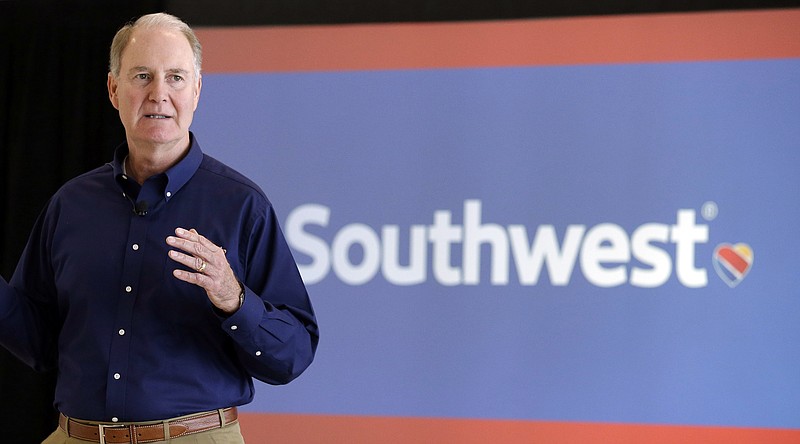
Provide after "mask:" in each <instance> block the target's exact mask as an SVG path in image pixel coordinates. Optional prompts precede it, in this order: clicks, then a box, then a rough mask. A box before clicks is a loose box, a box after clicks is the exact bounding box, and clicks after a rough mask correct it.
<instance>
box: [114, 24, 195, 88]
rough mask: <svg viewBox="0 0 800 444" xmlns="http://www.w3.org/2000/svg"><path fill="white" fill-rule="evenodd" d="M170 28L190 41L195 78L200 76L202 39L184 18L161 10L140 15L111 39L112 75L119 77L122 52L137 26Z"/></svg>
mask: <svg viewBox="0 0 800 444" xmlns="http://www.w3.org/2000/svg"><path fill="white" fill-rule="evenodd" d="M157 27H163V28H169V29H172V30H175V31H178V32H180V33H182V34H183V35H184V36H185V37H186V40H188V41H189V46H191V47H192V55H193V56H194V75H195V78H196V79H198V78H200V67H201V65H202V63H203V48H202V47H201V46H200V40H198V39H197V36H196V35H195V34H194V31H192V28H190V27H189V25H187V24H186V23H184V22H183V20H181V19H179V18H178V17H175V16H174V15H170V14H166V13H163V12H159V13H156V14H148V15H143V16H141V17H139V19H138V20H136V21H135V22H128V23H127V24H126V25H125V26H123V27H122V28H120V30H119V31H117V34H116V35H115V36H114V40H112V41H111V54H110V56H109V59H108V70H109V71H111V75H113V76H114V77H119V69H120V63H121V60H122V52H123V51H125V48H126V47H127V46H128V43H129V42H130V40H131V35H132V34H133V31H135V30H136V29H137V28H157Z"/></svg>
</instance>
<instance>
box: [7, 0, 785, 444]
mask: <svg viewBox="0 0 800 444" xmlns="http://www.w3.org/2000/svg"><path fill="white" fill-rule="evenodd" d="M798 6H800V0H794V1H789V0H774V1H754V0H663V1H656V0H651V1H646V0H645V1H636V0H608V1H602V0H558V1H553V0H550V1H523V0H484V1H478V0H449V1H443V0H264V1H256V0H254V1H219V0H217V1H211V0H199V1H197V0H172V1H148V0H144V1H130V0H126V1H113V2H106V1H103V2H101V1H94V2H90V1H59V2H55V1H53V2H42V1H22V0H20V1H15V0H0V66H2V68H0V202H2V204H0V208H2V213H0V233H2V236H0V273H1V274H2V276H3V277H4V278H5V279H6V280H8V279H10V277H11V275H12V273H13V271H14V267H15V266H16V263H17V259H18V258H19V255H20V253H21V251H22V249H23V247H24V245H25V242H26V241H27V236H28V232H29V230H30V228H31V226H32V225H33V221H34V219H35V218H36V216H37V215H38V213H39V211H41V209H42V207H43V206H44V204H45V202H46V201H47V199H48V198H49V197H50V195H52V194H53V192H55V190H56V189H57V188H58V187H59V186H60V185H61V184H63V183H64V182H65V181H66V180H68V179H70V178H72V177H74V176H76V175H78V174H80V173H82V172H84V171H87V170H90V169H92V168H95V167H97V166H99V165H101V164H102V163H104V162H107V161H109V160H110V159H111V154H112V151H113V149H114V147H115V146H116V145H117V144H119V143H120V142H122V141H123V139H124V132H123V128H122V125H121V124H120V122H119V118H118V116H117V114H116V110H115V109H114V108H113V107H112V106H111V104H110V103H109V101H108V93H107V90H106V74H107V71H108V70H107V63H108V48H109V45H110V43H111V39H112V37H113V35H114V33H115V32H116V30H117V29H118V28H119V27H120V26H122V25H123V24H124V23H125V22H127V21H129V20H131V19H134V18H136V17H138V16H140V15H143V14H147V13H150V12H158V11H166V12H169V13H171V14H174V15H177V16H179V17H180V18H182V19H183V20H184V21H186V22H187V23H189V24H190V25H192V26H215V25H222V26H234V25H247V26H253V25H290V24H331V23H367V22H372V23H375V22H425V21H463V20H488V19H514V18H538V17H564V16H585V15H612V14H641V13H666V12H692V11H714V10H737V9H762V8H785V7H798ZM54 383H55V374H54V373H45V374H39V373H35V372H33V371H32V370H30V369H29V368H28V367H26V366H25V365H24V364H22V363H21V362H19V361H18V360H17V359H16V358H15V357H13V356H12V355H10V354H9V353H8V352H6V351H5V350H4V349H3V348H2V347H0V442H3V443H11V444H15V443H19V444H26V443H38V442H40V441H41V440H42V439H44V437H46V436H47V435H48V434H49V433H50V432H51V431H52V430H53V429H54V428H55V426H56V422H55V421H56V413H55V411H54V410H53V407H52V398H53V389H54Z"/></svg>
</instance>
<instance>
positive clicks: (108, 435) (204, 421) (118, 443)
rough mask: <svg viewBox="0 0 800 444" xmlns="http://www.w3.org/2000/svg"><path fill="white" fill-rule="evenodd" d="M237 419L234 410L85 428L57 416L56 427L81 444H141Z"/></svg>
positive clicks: (202, 430)
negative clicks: (88, 443) (88, 442)
mask: <svg viewBox="0 0 800 444" xmlns="http://www.w3.org/2000/svg"><path fill="white" fill-rule="evenodd" d="M238 418H239V414H238V412H237V411H236V407H230V408H227V409H223V410H214V411H212V412H205V413H198V414H196V415H189V416H183V417H180V418H175V419H171V420H169V421H161V422H152V421H151V422H141V423H120V424H113V423H112V424H109V423H104V424H87V423H85V422H81V421H77V420H74V419H71V418H67V417H66V416H64V415H63V414H61V415H60V416H59V418H58V426H59V427H61V429H62V430H64V431H65V432H66V433H67V435H69V436H70V437H72V438H77V439H80V440H83V441H91V442H99V443H101V444H105V443H109V444H112V443H113V444H122V443H130V444H139V443H141V444H144V443H148V442H157V441H165V440H167V439H171V438H177V437H179V436H185V435H191V434H192V433H199V432H205V431H207V430H212V429H218V428H220V427H224V426H226V425H228V424H232V423H234V422H236V421H237V420H238ZM165 425H166V426H167V428H166V429H165V428H164V426H165Z"/></svg>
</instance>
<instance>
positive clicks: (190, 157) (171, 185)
mask: <svg viewBox="0 0 800 444" xmlns="http://www.w3.org/2000/svg"><path fill="white" fill-rule="evenodd" d="M127 156H128V144H127V143H123V144H122V145H120V146H119V147H118V148H117V150H116V151H115V152H114V160H113V162H112V163H111V167H112V169H113V171H114V177H120V176H122V175H123V173H124V170H125V158H126V157H127ZM202 161H203V151H202V150H201V149H200V144H198V143H197V139H196V138H195V136H194V134H192V133H191V132H189V152H188V153H187V154H186V156H185V157H184V158H183V159H181V160H180V161H179V162H178V163H176V164H175V165H173V166H172V168H170V169H168V170H167V171H165V172H164V174H165V175H166V177H167V181H166V186H165V187H164V190H163V192H164V196H163V197H164V199H166V200H170V199H171V198H172V196H174V195H175V193H177V192H178V191H179V190H180V189H181V188H183V186H184V185H186V182H188V181H189V179H191V178H192V176H194V173H195V172H196V171H197V169H198V168H199V167H200V163H201V162H202Z"/></svg>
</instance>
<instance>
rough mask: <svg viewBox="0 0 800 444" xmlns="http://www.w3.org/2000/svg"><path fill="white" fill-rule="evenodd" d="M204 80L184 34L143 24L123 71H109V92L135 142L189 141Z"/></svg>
mask: <svg viewBox="0 0 800 444" xmlns="http://www.w3.org/2000/svg"><path fill="white" fill-rule="evenodd" d="M201 84H202V82H201V80H200V79H199V78H195V72H194V57H193V55H192V48H191V46H190V45H189V41H188V40H186V37H185V36H184V35H183V34H181V33H180V32H178V31H173V30H169V29H167V28H140V29H137V30H135V31H134V32H133V35H132V37H131V39H130V42H129V43H128V46H127V47H126V48H125V50H124V51H123V53H122V59H121V60H120V70H119V77H116V78H115V77H114V76H113V75H112V74H110V73H109V75H108V94H109V98H110V99H111V103H112V104H113V105H114V108H116V109H117V110H119V116H120V120H122V125H123V126H124V127H125V133H126V134H127V138H128V140H129V142H131V143H133V144H139V143H143V144H156V145H171V146H174V145H176V144H178V143H182V141H184V140H185V143H186V144H188V143H189V126H190V125H191V123H192V117H193V116H194V110H195V109H197V102H198V100H199V98H200V87H201ZM184 147H185V145H184Z"/></svg>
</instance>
